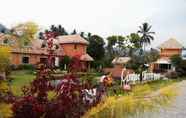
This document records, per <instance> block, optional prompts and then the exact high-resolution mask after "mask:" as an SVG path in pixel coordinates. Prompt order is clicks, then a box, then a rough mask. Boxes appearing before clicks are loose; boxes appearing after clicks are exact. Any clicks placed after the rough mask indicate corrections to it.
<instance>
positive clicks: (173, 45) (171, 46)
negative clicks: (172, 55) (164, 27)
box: [159, 38, 183, 49]
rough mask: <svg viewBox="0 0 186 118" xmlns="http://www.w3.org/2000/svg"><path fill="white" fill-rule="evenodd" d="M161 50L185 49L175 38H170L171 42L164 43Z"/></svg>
mask: <svg viewBox="0 0 186 118" xmlns="http://www.w3.org/2000/svg"><path fill="white" fill-rule="evenodd" d="M159 48H163V49H166V48H167V49H181V48H183V45H182V44H181V43H180V42H178V41H177V40H176V39H174V38H170V39H169V40H167V41H165V42H163V43H162V44H161V45H160V46H159Z"/></svg>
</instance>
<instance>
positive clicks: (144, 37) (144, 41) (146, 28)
mask: <svg viewBox="0 0 186 118" xmlns="http://www.w3.org/2000/svg"><path fill="white" fill-rule="evenodd" d="M151 28H152V26H151V25H149V24H148V23H143V24H142V26H139V30H138V33H139V34H140V35H141V38H140V41H139V43H140V45H141V46H142V47H143V48H144V50H145V46H146V45H148V44H150V43H151V41H152V40H154V37H153V35H152V34H155V32H151V31H150V30H151Z"/></svg>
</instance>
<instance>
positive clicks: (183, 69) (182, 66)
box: [171, 55, 186, 76]
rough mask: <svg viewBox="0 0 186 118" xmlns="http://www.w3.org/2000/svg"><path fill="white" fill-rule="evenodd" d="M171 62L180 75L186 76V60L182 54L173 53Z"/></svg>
mask: <svg viewBox="0 0 186 118" xmlns="http://www.w3.org/2000/svg"><path fill="white" fill-rule="evenodd" d="M171 63H172V64H173V66H174V67H175V69H176V72H177V73H178V75H179V76H186V60H183V59H182V57H181V56H180V55H173V56H172V57H171Z"/></svg>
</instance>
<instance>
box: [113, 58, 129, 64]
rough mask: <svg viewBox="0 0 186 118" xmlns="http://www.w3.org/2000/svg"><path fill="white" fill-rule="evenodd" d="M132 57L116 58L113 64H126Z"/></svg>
mask: <svg viewBox="0 0 186 118" xmlns="http://www.w3.org/2000/svg"><path fill="white" fill-rule="evenodd" d="M130 59H131V58H130V57H116V58H114V59H113V60H112V63H113V64H126V63H127V62H128V61H130Z"/></svg>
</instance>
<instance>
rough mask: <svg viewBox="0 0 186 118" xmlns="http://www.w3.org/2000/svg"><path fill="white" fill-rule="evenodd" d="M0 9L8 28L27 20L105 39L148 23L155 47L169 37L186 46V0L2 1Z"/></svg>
mask: <svg viewBox="0 0 186 118" xmlns="http://www.w3.org/2000/svg"><path fill="white" fill-rule="evenodd" d="M0 11H1V15H0V23H2V24H3V25H5V26H7V27H12V26H14V25H15V24H18V23H21V22H26V21H34V22H36V23H37V24H38V25H39V26H40V29H41V30H42V29H45V28H48V27H49V26H50V25H51V24H56V25H58V24H61V25H62V26H63V27H65V28H66V29H67V30H69V31H72V30H73V29H74V28H75V29H77V31H84V32H91V33H93V34H98V35H100V36H102V37H103V38H106V37H108V36H111V35H124V36H125V35H128V34H130V33H133V32H137V30H138V27H139V26H140V25H141V24H142V23H144V22H148V23H149V24H151V25H152V31H154V32H155V33H156V34H155V35H154V37H155V40H154V41H153V42H152V44H151V46H152V47H157V46H158V45H159V44H161V43H162V42H163V41H165V40H167V39H169V38H176V39H177V40H178V41H180V42H181V43H182V44H183V45H184V46H185V47H186V0H2V1H1V7H0Z"/></svg>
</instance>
